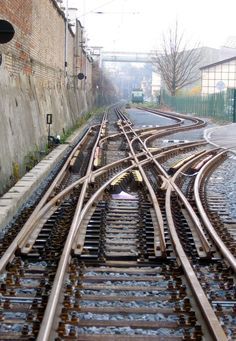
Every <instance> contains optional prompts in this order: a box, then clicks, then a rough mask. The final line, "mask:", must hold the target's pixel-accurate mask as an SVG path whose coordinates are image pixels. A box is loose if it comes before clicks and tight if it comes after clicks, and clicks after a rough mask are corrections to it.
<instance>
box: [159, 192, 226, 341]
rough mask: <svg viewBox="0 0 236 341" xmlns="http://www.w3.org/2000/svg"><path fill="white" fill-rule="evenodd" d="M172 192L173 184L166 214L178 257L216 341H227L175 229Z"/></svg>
mask: <svg viewBox="0 0 236 341" xmlns="http://www.w3.org/2000/svg"><path fill="white" fill-rule="evenodd" d="M171 192H172V186H171V185H169V186H168V189H167V192H166V201H165V204H166V214H167V221H168V225H169V229H170V234H171V239H172V242H173V245H174V248H175V250H176V253H177V255H178V258H179V260H180V262H181V265H182V267H183V270H184V272H185V275H186V277H187V279H188V282H189V284H190V286H191V288H192V290H193V292H194V294H195V298H196V300H197V302H198V303H199V305H200V308H201V311H202V313H203V315H204V318H205V319H206V322H207V324H208V326H209V328H210V330H211V334H212V336H213V337H214V340H216V341H227V337H226V335H225V332H224V330H223V328H222V326H221V325H220V322H219V320H218V318H217V316H216V314H215V312H214V310H213V308H212V307H211V305H210V303H209V300H208V298H207V296H206V295H205V293H204V291H203V289H202V287H201V284H200V283H199V281H198V278H197V276H196V275H195V273H194V270H193V268H192V266H191V264H190V262H189V260H188V258H187V256H186V254H185V252H184V249H183V247H182V245H181V242H180V240H179V237H178V234H177V232H176V229H175V224H174V221H173V218H172V214H171Z"/></svg>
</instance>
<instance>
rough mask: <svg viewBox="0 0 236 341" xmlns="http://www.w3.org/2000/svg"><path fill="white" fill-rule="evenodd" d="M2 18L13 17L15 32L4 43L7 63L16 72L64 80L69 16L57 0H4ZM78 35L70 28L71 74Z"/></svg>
mask: <svg viewBox="0 0 236 341" xmlns="http://www.w3.org/2000/svg"><path fill="white" fill-rule="evenodd" d="M0 19H6V20H8V21H10V22H11V23H12V24H13V26H14V28H15V32H16V33H15V36H14V38H13V39H12V41H11V42H10V43H8V44H4V45H0V52H1V53H2V54H3V64H2V66H1V67H4V68H6V69H7V70H8V71H9V72H10V73H11V74H12V75H17V74H19V73H21V72H22V73H23V74H26V75H34V76H35V77H39V78H41V79H42V81H43V82H47V81H50V80H53V81H55V80H57V81H58V82H61V81H62V82H63V81H64V62H65V17H64V14H63V12H61V10H60V9H59V8H58V6H57V4H56V2H55V0H1V4H0ZM74 41H75V37H74V34H73V33H72V31H71V30H69V31H68V45H67V46H68V54H67V55H68V58H67V62H68V74H69V75H72V74H73V57H74Z"/></svg>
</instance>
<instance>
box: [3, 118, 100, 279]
mask: <svg viewBox="0 0 236 341" xmlns="http://www.w3.org/2000/svg"><path fill="white" fill-rule="evenodd" d="M96 126H97V125H95V126H92V127H91V128H90V129H88V131H87V132H86V134H85V135H84V137H83V138H82V140H80V141H79V143H78V144H77V145H76V146H75V147H74V148H73V150H72V151H71V153H70V155H69V157H68V159H67V161H66V162H65V164H64V166H63V167H62V169H61V170H60V172H59V173H58V175H57V176H56V178H55V179H54V180H53V182H52V184H51V185H50V186H49V188H48V190H47V191H46V193H45V194H44V196H43V197H42V199H41V200H40V201H39V203H38V205H37V206H36V207H35V209H34V211H33V212H32V213H31V215H30V217H29V219H28V220H27V222H26V223H25V224H24V226H23V227H22V229H21V231H20V232H19V233H18V235H17V236H16V238H15V239H14V240H13V241H12V243H11V244H10V245H9V246H8V248H7V250H6V251H5V252H4V255H3V256H2V257H1V259H0V273H1V271H2V270H3V269H4V267H5V266H6V264H7V263H8V262H9V261H10V260H11V259H12V257H13V255H14V253H15V251H16V250H17V248H18V247H19V244H20V243H21V242H22V241H23V240H24V239H26V238H27V237H28V236H29V234H30V233H31V232H32V230H33V228H34V226H35V223H36V222H37V221H38V217H37V216H38V214H39V212H40V210H41V209H42V208H43V206H44V205H45V204H46V202H47V200H48V198H49V197H50V195H51V194H52V192H53V191H54V189H55V188H56V187H57V185H58V183H60V182H61V181H62V179H63V177H64V174H65V172H66V170H67V168H68V167H69V163H70V161H71V159H72V158H73V155H74V154H75V152H76V151H77V150H78V149H79V148H80V147H81V145H82V144H83V143H84V142H85V140H86V138H87V136H88V134H89V133H90V132H91V130H93V129H94V128H95V127H96Z"/></svg>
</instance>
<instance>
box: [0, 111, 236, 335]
mask: <svg viewBox="0 0 236 341" xmlns="http://www.w3.org/2000/svg"><path fill="white" fill-rule="evenodd" d="M149 111H150V110H149ZM146 112H148V109H146ZM152 114H154V115H156V117H159V118H160V121H161V122H162V124H161V125H159V126H149V127H141V128H134V126H133V124H132V122H131V119H129V117H128V115H127V113H125V112H124V109H123V108H122V107H119V106H113V107H110V108H109V109H108V110H107V111H106V112H104V114H103V117H102V118H101V122H99V123H97V124H95V125H93V126H91V127H90V128H88V129H87V131H86V132H85V133H84V135H83V137H82V138H81V139H80V141H79V142H78V143H77V144H76V145H74V146H73V148H72V149H73V150H72V151H71V153H70V155H69V156H68V158H67V160H66V161H65V162H64V163H63V164H62V165H61V167H60V172H58V173H57V175H55V177H54V179H53V181H51V182H50V183H49V184H48V186H47V188H46V189H45V191H44V195H43V196H41V197H40V198H38V200H37V203H35V205H34V206H32V207H29V208H27V209H25V210H24V211H23V212H22V214H21V215H19V216H18V218H17V219H16V220H15V221H14V222H13V223H12V224H11V226H9V227H8V228H7V229H5V230H3V231H2V234H1V240H0V244H1V247H0V252H1V260H0V302H1V308H0V320H1V326H0V339H1V340H35V339H38V340H91V341H92V340H98V339H101V340H114V341H115V340H147V341H148V340H166V341H167V340H219V341H223V340H234V339H235V338H236V320H235V316H236V291H235V270H236V260H235V254H236V247H235V237H234V233H233V229H232V225H233V224H234V222H230V219H229V220H228V222H227V224H225V222H224V220H223V219H222V215H221V212H220V210H219V209H218V211H217V209H216V210H214V207H218V208H219V207H222V206H224V202H223V201H224V199H223V198H214V200H213V199H212V198H211V197H209V195H208V196H207V184H208V181H209V177H210V176H211V174H212V173H214V172H215V170H216V169H217V168H218V167H219V165H221V164H222V163H223V162H225V160H227V158H228V157H229V153H228V151H227V150H226V149H221V148H218V147H213V146H211V145H209V144H208V143H207V142H206V141H205V140H194V141H184V140H183V141H181V142H176V143H173V144H171V145H168V146H162V147H157V146H156V145H155V143H156V141H157V140H158V139H163V138H168V136H170V135H172V134H174V133H179V134H182V133H183V134H184V133H185V132H186V131H187V132H189V131H193V132H194V131H195V130H196V129H202V128H203V127H204V126H205V122H204V121H203V120H201V119H198V118H194V117H189V116H184V115H180V114H174V113H164V112H160V111H157V110H152ZM165 120H166V124H163V121H165ZM217 205H218V206H217ZM226 237H227V238H226Z"/></svg>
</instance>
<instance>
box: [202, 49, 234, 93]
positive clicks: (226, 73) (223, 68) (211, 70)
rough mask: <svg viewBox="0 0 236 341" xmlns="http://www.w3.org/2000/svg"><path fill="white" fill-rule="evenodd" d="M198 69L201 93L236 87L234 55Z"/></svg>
mask: <svg viewBox="0 0 236 341" xmlns="http://www.w3.org/2000/svg"><path fill="white" fill-rule="evenodd" d="M200 70H201V80H202V94H203V95H208V94H215V93H219V92H221V91H225V92H227V90H232V89H235V88H236V56H234V57H231V58H228V59H224V60H222V61H219V62H216V63H213V64H209V65H206V66H203V67H201V68H200Z"/></svg>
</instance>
